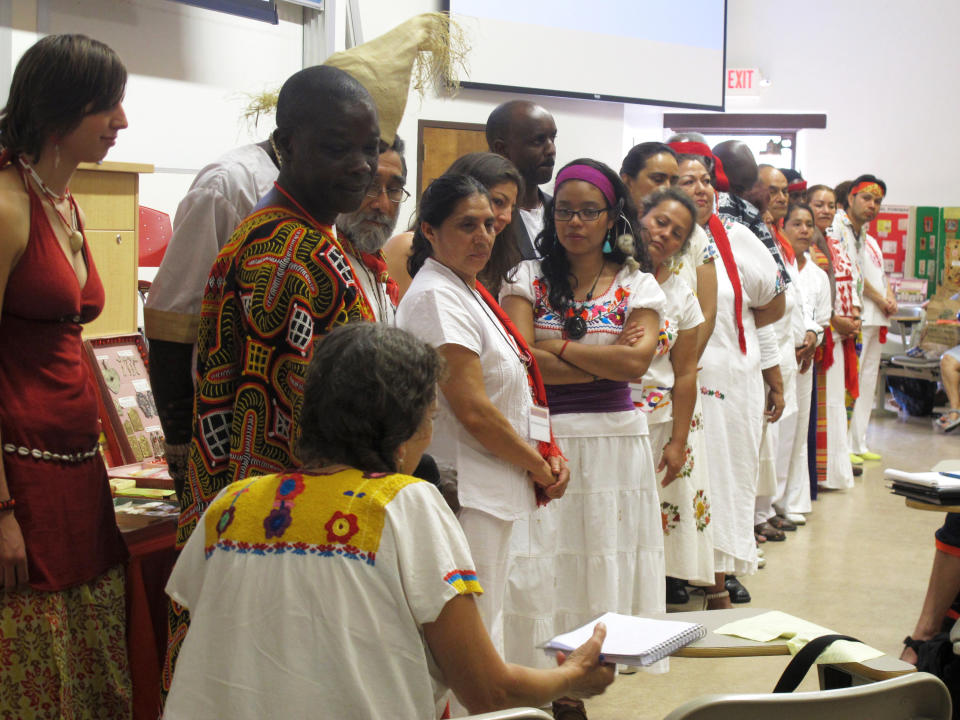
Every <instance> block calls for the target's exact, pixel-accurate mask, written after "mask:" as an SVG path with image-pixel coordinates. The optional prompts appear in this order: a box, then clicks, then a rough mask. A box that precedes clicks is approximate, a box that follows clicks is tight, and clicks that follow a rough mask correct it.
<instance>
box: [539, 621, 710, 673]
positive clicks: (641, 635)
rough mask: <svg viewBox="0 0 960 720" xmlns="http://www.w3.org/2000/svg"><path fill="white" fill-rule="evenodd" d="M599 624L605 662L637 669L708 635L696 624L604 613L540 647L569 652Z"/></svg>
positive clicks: (586, 638)
mask: <svg viewBox="0 0 960 720" xmlns="http://www.w3.org/2000/svg"><path fill="white" fill-rule="evenodd" d="M598 622H602V623H604V624H605V625H606V626H607V637H606V639H605V640H604V641H603V649H602V650H601V651H600V652H601V653H603V656H604V660H605V661H606V662H610V663H621V664H623V665H634V666H640V667H646V666H647V665H652V664H653V663H655V662H657V661H658V660H662V659H663V658H665V657H667V656H668V655H672V654H673V653H675V652H676V651H677V650H679V649H680V648H682V647H686V646H687V645H689V644H690V643H692V642H695V641H697V640H699V639H700V638H702V637H704V636H705V635H706V634H707V629H706V628H705V627H704V626H703V625H700V624H698V623H688V622H678V621H676V620H653V619H651V618H642V617H634V616H632V615H620V614H618V613H606V614H604V615H601V616H600V617H598V618H597V619H596V620H591V621H590V622H588V623H587V624H586V625H584V626H582V627H579V628H577V629H576V630H571V631H570V632H568V633H563V634H561V635H557V636H556V637H555V638H553V639H552V640H550V641H549V642H548V643H546V644H545V645H544V646H543V647H544V648H545V649H546V650H549V651H552V652H556V651H558V650H562V651H563V652H570V651H571V650H574V649H575V648H578V647H580V646H581V645H583V643H585V642H586V641H587V640H589V639H590V636H591V635H593V627H594V626H595V625H596V624H597V623H598Z"/></svg>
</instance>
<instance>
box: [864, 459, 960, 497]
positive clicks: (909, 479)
mask: <svg viewBox="0 0 960 720" xmlns="http://www.w3.org/2000/svg"><path fill="white" fill-rule="evenodd" d="M883 479H884V480H887V481H889V484H888V485H887V487H889V488H890V489H891V490H893V493H894V495H903V496H904V497H908V498H911V499H913V500H919V501H920V502H925V503H930V504H932V505H960V472H933V471H930V472H905V471H903V470H894V469H892V468H887V469H886V470H884V471H883Z"/></svg>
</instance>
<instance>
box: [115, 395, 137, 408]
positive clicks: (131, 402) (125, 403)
mask: <svg viewBox="0 0 960 720" xmlns="http://www.w3.org/2000/svg"><path fill="white" fill-rule="evenodd" d="M117 403H118V404H119V405H120V407H122V408H135V407H136V406H137V398H136V396H134V395H128V396H127V397H122V398H118V399H117Z"/></svg>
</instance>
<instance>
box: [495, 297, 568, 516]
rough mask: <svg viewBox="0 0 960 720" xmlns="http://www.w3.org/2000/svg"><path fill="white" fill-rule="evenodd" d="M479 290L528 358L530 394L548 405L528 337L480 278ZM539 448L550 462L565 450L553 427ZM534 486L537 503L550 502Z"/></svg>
mask: <svg viewBox="0 0 960 720" xmlns="http://www.w3.org/2000/svg"><path fill="white" fill-rule="evenodd" d="M477 292H478V293H479V294H480V297H481V298H483V301H484V302H485V303H486V304H487V307H489V308H490V310H491V311H492V312H493V314H494V315H496V317H497V320H499V321H500V324H501V325H503V329H504V330H506V331H507V333H508V334H509V335H510V337H512V338H513V341H514V342H515V343H516V344H517V347H518V348H520V353H521V354H522V355H523V356H524V358H525V359H526V361H525V362H524V364H525V365H526V366H527V382H528V383H530V394H531V395H533V401H534V402H535V403H536V404H537V405H539V406H540V407H547V390H546V388H545V387H544V386H543V376H542V375H541V374H540V366H539V365H537V359H536V358H535V357H534V356H533V353H531V352H530V346H529V345H527V341H526V339H525V338H524V337H523V335H521V334H520V331H519V330H517V326H516V325H514V324H513V320H511V319H510V316H509V315H507V313H505V312H504V311H503V308H502V307H500V304H499V303H498V302H497V301H496V300H494V299H493V295H491V294H490V292H489V291H488V290H487V289H486V288H485V287H484V286H483V283H481V282H480V281H479V280H478V281H477ZM537 450H538V451H539V452H540V456H541V457H542V458H543V459H544V460H547V461H548V462H549V459H550V458H552V457H563V451H562V450H560V447H559V446H558V445H557V441H556V440H555V439H554V437H553V428H550V442H544V441H543V440H538V441H537ZM534 488H535V490H536V493H537V505H541V506H543V505H546V504H547V503H548V502H550V498H548V497H547V495H546V493H544V492H543V488H541V487H540V486H539V485H535V486H534Z"/></svg>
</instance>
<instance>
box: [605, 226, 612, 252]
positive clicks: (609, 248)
mask: <svg viewBox="0 0 960 720" xmlns="http://www.w3.org/2000/svg"><path fill="white" fill-rule="evenodd" d="M611 237H613V229H612V228H611V229H610V230H607V237H606V239H605V240H604V241H603V254H604V255H609V254H610V253H612V252H613V246H612V245H611V244H610V238H611Z"/></svg>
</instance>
